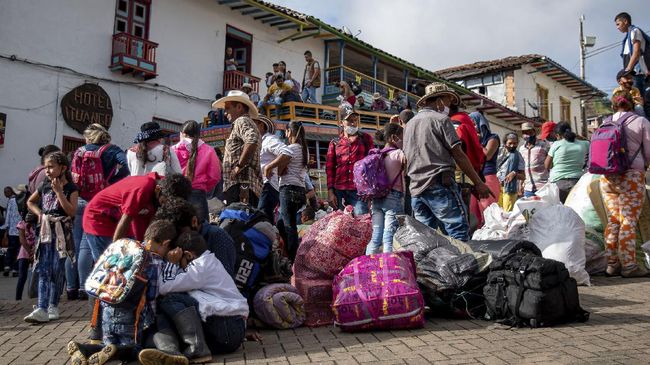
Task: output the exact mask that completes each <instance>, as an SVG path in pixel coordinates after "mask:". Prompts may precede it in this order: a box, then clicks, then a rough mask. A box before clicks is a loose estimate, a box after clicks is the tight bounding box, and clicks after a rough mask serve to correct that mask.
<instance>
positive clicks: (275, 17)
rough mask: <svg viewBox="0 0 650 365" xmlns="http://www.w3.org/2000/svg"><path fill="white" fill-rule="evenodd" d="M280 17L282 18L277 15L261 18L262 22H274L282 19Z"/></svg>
mask: <svg viewBox="0 0 650 365" xmlns="http://www.w3.org/2000/svg"><path fill="white" fill-rule="evenodd" d="M282 19H284V18H281V17H279V16H274V17H273V18H267V19H264V20H262V24H266V23H272V22H276V21H278V20H282Z"/></svg>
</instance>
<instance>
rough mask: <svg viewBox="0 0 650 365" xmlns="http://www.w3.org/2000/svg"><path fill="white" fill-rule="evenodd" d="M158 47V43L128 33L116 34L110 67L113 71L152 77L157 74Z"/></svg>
mask: <svg viewBox="0 0 650 365" xmlns="http://www.w3.org/2000/svg"><path fill="white" fill-rule="evenodd" d="M156 48H158V43H154V42H150V41H148V40H146V39H142V38H139V37H135V36H132V35H130V34H127V33H117V34H114V35H113V49H112V51H111V65H110V66H108V67H109V68H110V69H111V70H112V71H121V72H122V73H123V74H126V73H132V74H133V76H136V77H142V78H144V79H145V80H148V79H152V78H154V77H156V76H157V75H156Z"/></svg>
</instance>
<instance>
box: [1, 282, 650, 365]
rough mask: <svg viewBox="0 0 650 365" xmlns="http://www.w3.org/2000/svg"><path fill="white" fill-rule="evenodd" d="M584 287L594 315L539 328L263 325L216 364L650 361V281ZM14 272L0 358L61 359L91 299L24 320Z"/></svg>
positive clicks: (79, 334)
mask: <svg viewBox="0 0 650 365" xmlns="http://www.w3.org/2000/svg"><path fill="white" fill-rule="evenodd" d="M593 281H594V284H595V285H594V286H592V287H582V288H580V298H581V301H582V305H583V307H585V308H586V309H588V310H589V311H591V313H592V314H591V319H590V320H589V322H587V323H584V324H573V325H567V326H560V327H554V328H542V329H534V330H533V329H506V328H503V327H498V326H495V325H493V324H492V323H490V322H485V321H481V320H471V321H465V320H446V319H437V318H434V319H430V320H429V321H427V324H426V327H425V328H424V329H421V330H416V331H395V332H367V333H357V334H345V333H342V332H340V331H339V330H338V329H336V328H333V327H321V328H314V329H310V328H299V329H296V330H288V331H262V332H261V334H262V336H263V337H264V343H263V344H257V343H246V344H245V346H244V348H243V349H241V350H239V351H238V352H236V353H234V354H231V355H228V356H218V357H215V358H214V359H213V363H214V364H222V363H228V364H292V365H293V364H300V363H318V364H341V365H343V364H357V363H367V362H372V363H380V364H402V363H407V364H421V363H422V364H423V363H435V364H533V363H539V364H583V363H592V364H648V363H650V306H648V299H649V298H650V280H647V279H620V278H612V279H610V278H594V280H593ZM14 282H15V281H14V280H13V279H7V278H2V277H0V364H11V365H21V364H64V363H65V362H66V360H67V358H66V352H65V350H64V346H65V344H66V343H67V342H68V341H70V340H72V339H76V340H79V341H82V340H83V339H84V337H85V332H86V329H87V328H86V325H87V318H88V313H87V308H86V305H83V303H79V302H66V301H65V300H64V301H63V302H62V304H61V315H62V318H61V320H59V321H56V322H52V323H49V324H47V325H44V326H32V325H29V324H26V323H24V322H23V321H22V318H23V316H25V315H26V314H27V313H28V312H29V310H30V308H31V305H32V304H33V302H34V301H33V300H24V301H23V302H22V303H16V302H15V301H13V300H7V299H8V297H9V298H10V297H11V296H12V295H13V294H12V293H13V287H12V286H11V285H13V284H12V283H14Z"/></svg>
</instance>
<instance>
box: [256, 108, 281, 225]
mask: <svg viewBox="0 0 650 365" xmlns="http://www.w3.org/2000/svg"><path fill="white" fill-rule="evenodd" d="M253 121H255V124H257V128H259V130H260V134H261V135H262V148H261V149H260V168H261V171H264V167H266V165H268V164H269V163H271V162H272V161H273V160H275V159H276V158H277V157H278V156H279V155H281V154H282V153H283V151H286V148H287V145H286V144H284V143H283V142H282V141H280V139H279V138H278V137H277V136H276V135H275V125H274V124H273V122H272V121H271V120H270V119H268V118H266V117H262V116H261V117H259V118H254V119H253ZM285 154H286V153H285ZM279 202H280V182H279V180H278V172H277V171H275V170H274V171H273V175H272V176H271V177H270V178H268V179H267V178H266V177H264V185H263V187H262V194H261V196H260V200H259V203H258V205H257V209H260V210H262V211H264V213H265V214H266V216H267V217H268V218H269V219H270V220H271V222H273V223H275V219H274V212H275V207H277V205H278V203H279Z"/></svg>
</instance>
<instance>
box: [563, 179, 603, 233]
mask: <svg viewBox="0 0 650 365" xmlns="http://www.w3.org/2000/svg"><path fill="white" fill-rule="evenodd" d="M599 177H600V175H593V174H590V173H586V174H584V175H582V177H581V178H580V180H579V181H578V182H577V183H576V185H575V186H574V187H573V189H571V192H570V193H569V196H568V197H567V199H566V201H565V202H564V205H565V206H567V207H569V208H571V209H573V210H574V211H575V212H576V213H578V215H579V216H580V218H582V220H583V221H584V222H585V227H588V228H591V229H594V230H596V231H597V232H600V233H601V234H602V232H603V224H602V222H601V221H600V218H599V217H598V214H597V213H596V209H595V208H594V205H593V203H592V202H591V199H590V198H589V185H590V184H591V182H592V181H594V180H596V179H598V178H599Z"/></svg>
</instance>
